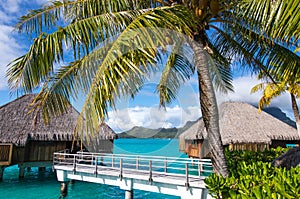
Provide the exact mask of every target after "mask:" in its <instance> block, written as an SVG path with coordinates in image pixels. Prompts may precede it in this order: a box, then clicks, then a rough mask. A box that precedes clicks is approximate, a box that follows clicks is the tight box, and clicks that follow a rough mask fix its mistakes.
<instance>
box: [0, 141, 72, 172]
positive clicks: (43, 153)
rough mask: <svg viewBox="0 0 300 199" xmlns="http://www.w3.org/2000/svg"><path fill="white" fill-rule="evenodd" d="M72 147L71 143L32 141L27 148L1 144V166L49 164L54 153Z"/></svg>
mask: <svg viewBox="0 0 300 199" xmlns="http://www.w3.org/2000/svg"><path fill="white" fill-rule="evenodd" d="M71 146H72V142H71V141H63V142H57V141H56V142H52V141H31V142H29V143H27V144H26V146H25V147H17V146H14V145H13V144H0V166H9V165H15V164H18V163H24V162H49V161H52V160H53V153H54V152H57V151H61V150H64V149H67V148H68V149H71Z"/></svg>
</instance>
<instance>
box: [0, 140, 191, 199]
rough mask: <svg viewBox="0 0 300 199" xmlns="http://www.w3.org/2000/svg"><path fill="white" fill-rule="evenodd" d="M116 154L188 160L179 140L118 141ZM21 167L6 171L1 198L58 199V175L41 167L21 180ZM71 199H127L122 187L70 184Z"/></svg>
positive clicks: (159, 197) (151, 196) (137, 194)
mask: <svg viewBox="0 0 300 199" xmlns="http://www.w3.org/2000/svg"><path fill="white" fill-rule="evenodd" d="M114 153H116V154H142V155H158V156H172V157H186V156H185V155H184V154H182V153H180V152H179V149H178V140H177V139H170V140H168V139H118V140H115V147H114ZM18 173H19V170H18V167H17V166H12V167H8V168H6V169H5V173H4V176H3V181H2V182H0V199H6V198H7V199H23V198H24V199H58V198H59V197H60V191H59V188H60V184H59V182H57V181H56V176H55V175H54V173H53V172H52V171H51V168H47V169H46V171H45V172H40V173H39V172H38V171H37V168H32V170H31V171H29V172H26V173H25V178H24V179H22V180H19V179H18ZM68 188H69V189H68V196H67V199H71V198H72V199H75V198H76V199H77V198H79V199H123V198H124V195H125V192H124V191H123V190H121V189H119V188H118V187H115V186H108V185H102V184H94V183H86V182H80V181H76V182H75V184H73V185H69V187H68ZM134 198H136V199H138V198H147V199H178V198H179V197H175V196H170V195H163V194H157V193H151V192H144V191H140V190H134Z"/></svg>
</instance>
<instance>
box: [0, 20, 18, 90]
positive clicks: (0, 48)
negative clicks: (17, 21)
mask: <svg viewBox="0 0 300 199" xmlns="http://www.w3.org/2000/svg"><path fill="white" fill-rule="evenodd" d="M12 30H13V28H12V27H11V26H7V25H1V24H0V52H1V53H0V90H4V89H7V79H6V78H5V73H6V65H7V64H8V63H9V62H11V61H12V60H14V59H15V58H17V57H18V56H20V55H21V52H22V49H21V46H20V44H19V42H18V41H17V40H16V39H15V38H14V37H13V36H12V33H11V32H12Z"/></svg>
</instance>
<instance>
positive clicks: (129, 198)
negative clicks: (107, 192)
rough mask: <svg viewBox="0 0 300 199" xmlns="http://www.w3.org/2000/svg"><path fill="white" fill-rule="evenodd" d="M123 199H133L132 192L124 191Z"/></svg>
mask: <svg viewBox="0 0 300 199" xmlns="http://www.w3.org/2000/svg"><path fill="white" fill-rule="evenodd" d="M125 199H133V190H125Z"/></svg>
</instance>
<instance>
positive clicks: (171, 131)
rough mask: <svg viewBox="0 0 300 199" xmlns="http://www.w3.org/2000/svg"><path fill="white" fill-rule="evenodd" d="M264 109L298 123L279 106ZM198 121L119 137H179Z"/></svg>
mask: <svg viewBox="0 0 300 199" xmlns="http://www.w3.org/2000/svg"><path fill="white" fill-rule="evenodd" d="M264 111H265V112H266V113H269V114H270V115H272V116H274V117H275V118H277V119H279V120H281V121H283V122H285V123H286V124H288V125H290V126H292V127H296V123H295V122H294V121H292V120H291V119H290V118H288V117H287V116H286V114H285V113H284V112H282V111H281V110H280V109H279V108H276V107H269V108H265V109H264ZM197 121H198V120H196V121H188V122H187V123H186V124H185V125H184V126H183V127H180V128H176V127H173V128H158V129H151V128H145V127H137V126H135V127H133V128H132V129H130V130H128V131H124V132H122V133H119V134H118V137H119V138H178V136H179V135H180V134H181V133H183V132H184V131H186V130H187V129H188V128H190V127H191V126H192V125H193V124H195V123H196V122H197Z"/></svg>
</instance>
